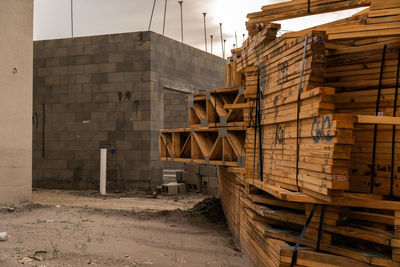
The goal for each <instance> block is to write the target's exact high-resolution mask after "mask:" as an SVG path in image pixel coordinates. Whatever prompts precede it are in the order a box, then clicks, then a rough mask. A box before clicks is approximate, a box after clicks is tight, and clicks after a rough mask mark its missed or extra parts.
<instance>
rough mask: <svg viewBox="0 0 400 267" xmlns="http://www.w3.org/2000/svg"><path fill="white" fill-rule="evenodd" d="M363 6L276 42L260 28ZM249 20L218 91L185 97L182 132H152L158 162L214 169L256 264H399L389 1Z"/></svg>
mask: <svg viewBox="0 0 400 267" xmlns="http://www.w3.org/2000/svg"><path fill="white" fill-rule="evenodd" d="M363 6H370V8H368V9H365V10H363V11H361V12H360V13H358V14H356V15H354V16H352V17H351V18H347V19H342V20H339V21H336V22H332V23H328V24H324V25H320V26H317V27H314V28H312V29H306V30H303V31H300V32H293V33H287V34H284V35H282V36H279V37H277V31H278V30H279V29H280V25H279V24H275V23H271V22H273V21H277V20H283V19H288V18H294V17H301V16H306V15H310V14H320V13H324V12H330V11H337V10H342V9H348V8H352V7H363ZM248 17H249V21H248V23H247V25H246V26H247V29H248V31H249V38H248V39H247V40H246V41H245V42H244V44H243V47H241V48H237V49H235V50H234V51H233V57H232V58H230V59H229V61H228V64H227V69H226V70H227V78H226V82H227V88H226V89H219V90H211V91H209V92H208V93H201V94H195V95H194V96H193V97H192V98H191V99H189V106H190V110H189V117H190V127H191V128H190V129H176V130H164V131H163V134H162V136H161V137H160V153H161V155H162V159H164V160H171V159H174V160H178V161H192V162H201V163H210V164H217V165H220V166H225V167H219V168H218V169H219V184H220V195H221V198H222V203H223V208H224V212H225V215H226V217H227V221H228V225H229V227H230V229H231V231H232V232H233V234H234V236H235V238H236V240H237V241H238V243H240V245H241V247H242V249H243V251H244V252H245V253H246V254H247V255H248V256H249V257H250V258H251V260H252V261H253V263H255V264H256V265H257V266H291V262H292V260H293V257H296V255H297V258H296V260H295V262H296V264H295V266H312V267H316V266H400V231H399V228H400V219H399V218H400V202H398V201H397V200H396V199H393V198H392V197H399V196H400V178H399V177H400V176H399V173H400V144H399V143H400V141H399V140H400V131H399V130H398V127H399V126H398V125H400V118H399V117H396V116H398V115H399V113H398V111H396V112H394V106H395V105H399V104H400V103H399V102H400V101H399V99H398V98H396V89H395V87H396V78H397V63H398V57H399V56H398V54H399V50H400V32H399V29H400V2H399V1H395V0H388V1H378V0H337V1H328V0H310V1H304V0H294V1H290V2H285V3H281V4H276V5H271V6H265V7H263V8H262V11H261V12H257V13H252V14H249V16H248ZM385 45H386V46H385ZM384 47H385V48H384ZM383 55H384V63H383V66H382V57H383ZM379 88H380V89H381V90H379ZM379 91H380V93H378V92H379ZM378 94H380V97H379V98H378ZM377 99H379V100H380V102H379V109H378V112H379V114H376V106H377V105H376V104H377ZM395 99H397V100H395ZM395 102H397V103H395ZM229 114H230V115H229ZM232 114H234V115H232ZM377 115H379V116H377ZM375 129H376V135H375ZM393 129H394V136H395V140H394V142H393V140H392V135H393ZM232 134H233V135H235V137H236V138H233V139H232V138H229V135H232ZM175 135H176V136H175ZM174 136H175V137H174ZM374 139H375V141H376V142H374ZM174 140H175V141H174ZM232 140H235V141H232ZM224 142H225V143H224ZM168 143H170V145H168ZM189 143H190V145H188V144H189ZM374 143H375V144H374ZM392 143H393V144H392ZM185 144H186V145H185ZM392 148H394V149H393V150H392ZM163 151H164V152H163ZM239 151H240V152H239ZM374 151H375V155H373V152H374ZM392 151H393V152H392ZM243 158H244V159H245V160H244V161H243ZM392 160H393V163H392ZM243 163H244V168H242V167H243ZM316 205H317V206H316ZM308 218H310V224H309V225H308V226H307V227H305V225H306V222H307V219H308ZM304 227H305V229H306V231H305V233H304V238H303V239H302V240H301V243H300V244H301V245H300V247H299V248H296V247H295V245H296V242H297V241H298V239H299V236H301V234H300V233H301V231H302V229H303V228H304ZM294 251H296V253H294Z"/></svg>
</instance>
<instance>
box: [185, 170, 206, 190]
mask: <svg viewBox="0 0 400 267" xmlns="http://www.w3.org/2000/svg"><path fill="white" fill-rule="evenodd" d="M182 176H183V182H184V183H186V185H187V190H188V191H189V192H196V193H201V188H202V186H201V176H200V175H199V174H195V173H191V172H187V171H184V172H183V174H182Z"/></svg>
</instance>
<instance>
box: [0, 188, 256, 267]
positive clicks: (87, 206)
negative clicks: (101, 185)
mask: <svg viewBox="0 0 400 267" xmlns="http://www.w3.org/2000/svg"><path fill="white" fill-rule="evenodd" d="M33 193H34V195H33V199H34V203H33V204H27V205H24V206H21V207H16V208H15V210H14V211H10V210H8V209H6V208H4V209H0V232H3V231H5V232H8V234H9V237H8V240H7V241H5V242H0V266H21V264H24V265H28V266H38V267H39V266H41V267H45V266H46V267H47V266H87V265H96V266H202V267H205V266H248V264H247V262H246V261H245V260H244V259H243V258H242V256H241V253H240V252H239V251H238V250H237V249H236V247H235V246H234V244H233V242H232V240H231V235H230V233H229V231H228V229H227V228H226V225H225V224H221V223H220V224H215V223H210V222H209V221H208V220H207V219H206V218H205V217H203V216H201V215H198V216H197V215H193V214H192V213H188V212H187V211H186V210H188V209H190V208H191V207H192V206H193V205H194V204H196V203H197V202H198V201H200V200H202V199H203V198H204V196H202V195H198V194H196V195H187V196H186V197H185V198H181V197H179V198H176V197H164V196H162V197H159V198H156V199H154V198H148V197H146V196H145V195H140V194H130V195H113V196H109V197H107V198H103V197H101V196H99V195H97V193H94V192H89V193H88V192H74V191H47V190H40V191H34V192H33ZM121 198H122V199H121ZM177 208H179V209H180V210H179V209H178V210H177Z"/></svg>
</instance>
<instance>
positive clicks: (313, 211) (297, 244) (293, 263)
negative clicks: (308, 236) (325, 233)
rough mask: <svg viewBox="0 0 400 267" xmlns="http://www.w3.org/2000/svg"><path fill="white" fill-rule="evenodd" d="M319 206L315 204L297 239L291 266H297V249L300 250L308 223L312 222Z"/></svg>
mask: <svg viewBox="0 0 400 267" xmlns="http://www.w3.org/2000/svg"><path fill="white" fill-rule="evenodd" d="M317 206H318V204H315V205H314V207H313V209H312V210H311V213H310V215H309V216H308V218H307V221H306V224H305V225H304V227H303V230H302V231H301V233H300V236H299V239H297V243H296V246H295V247H294V249H293V255H292V262H291V263H290V267H293V266H295V264H296V262H297V251H298V250H299V246H300V243H301V240H303V237H304V234H305V233H306V231H307V228H308V225H309V224H310V222H311V220H312V218H313V216H314V213H315V210H316V209H317Z"/></svg>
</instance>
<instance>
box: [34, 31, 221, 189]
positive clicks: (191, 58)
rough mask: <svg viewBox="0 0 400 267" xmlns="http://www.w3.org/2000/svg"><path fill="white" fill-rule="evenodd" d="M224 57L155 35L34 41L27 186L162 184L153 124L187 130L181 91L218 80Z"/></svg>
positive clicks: (130, 186)
mask: <svg viewBox="0 0 400 267" xmlns="http://www.w3.org/2000/svg"><path fill="white" fill-rule="evenodd" d="M224 69H225V61H224V60H223V59H221V58H219V57H216V56H213V55H211V54H209V53H206V52H204V51H201V50H198V49H196V48H193V47H191V46H188V45H185V44H182V43H180V42H177V41H175V40H172V39H169V38H167V37H165V36H162V35H159V34H156V33H154V32H135V33H123V34H112V35H103V36H91V37H80V38H73V39H72V38H71V39H58V40H46V41H37V42H35V43H34V79H33V82H34V89H33V91H34V94H33V100H34V108H33V115H34V116H33V184H34V186H36V187H46V188H61V189H68V188H73V189H90V188H97V186H98V183H99V158H100V151H99V150H100V149H101V148H107V149H108V155H107V157H108V162H107V187H108V188H109V189H113V190H129V189H137V190H148V189H151V188H154V187H155V186H156V185H159V184H160V183H161V179H162V170H161V169H162V163H161V161H160V159H159V153H158V137H159V130H160V129H162V128H176V127H187V107H186V102H185V98H186V95H187V94H188V93H191V92H193V91H194V90H195V89H199V90H204V89H207V88H218V87H223V86H224V75H225V74H224Z"/></svg>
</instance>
